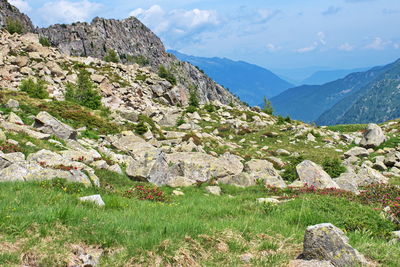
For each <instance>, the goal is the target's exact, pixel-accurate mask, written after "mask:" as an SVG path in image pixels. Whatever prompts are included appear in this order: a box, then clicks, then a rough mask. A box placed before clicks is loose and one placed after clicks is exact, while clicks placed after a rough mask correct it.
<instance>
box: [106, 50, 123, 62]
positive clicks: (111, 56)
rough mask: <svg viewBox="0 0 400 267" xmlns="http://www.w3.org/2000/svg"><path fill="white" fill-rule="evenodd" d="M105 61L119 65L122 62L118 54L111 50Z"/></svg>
mask: <svg viewBox="0 0 400 267" xmlns="http://www.w3.org/2000/svg"><path fill="white" fill-rule="evenodd" d="M104 61H106V62H114V63H118V62H119V61H120V58H119V56H118V54H117V52H115V51H114V50H111V49H110V50H108V51H107V54H106V55H105V56H104Z"/></svg>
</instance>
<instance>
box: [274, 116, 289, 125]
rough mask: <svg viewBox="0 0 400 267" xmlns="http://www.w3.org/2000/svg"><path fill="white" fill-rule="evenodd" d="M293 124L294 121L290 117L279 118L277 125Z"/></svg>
mask: <svg viewBox="0 0 400 267" xmlns="http://www.w3.org/2000/svg"><path fill="white" fill-rule="evenodd" d="M291 122H292V119H291V118H290V117H289V116H287V117H286V118H285V117H282V116H278V117H277V122H276V124H278V125H281V124H285V123H291Z"/></svg>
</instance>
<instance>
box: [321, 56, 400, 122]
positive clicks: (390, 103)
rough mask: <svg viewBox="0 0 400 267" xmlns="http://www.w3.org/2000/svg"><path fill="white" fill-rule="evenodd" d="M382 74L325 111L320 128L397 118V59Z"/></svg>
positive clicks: (399, 65) (399, 112) (399, 82)
mask: <svg viewBox="0 0 400 267" xmlns="http://www.w3.org/2000/svg"><path fill="white" fill-rule="evenodd" d="M382 70H383V72H382V73H381V74H380V75H379V76H377V77H376V78H375V79H373V80H372V81H371V82H370V83H368V84H367V85H365V86H364V87H363V88H361V89H360V90H359V91H358V92H356V93H355V94H353V95H351V96H347V97H346V98H344V99H343V100H341V101H340V102H338V103H337V104H336V105H334V106H333V107H332V108H331V109H329V110H327V111H326V112H324V113H323V114H322V115H321V116H320V117H319V118H318V119H317V120H316V122H317V123H318V124H320V125H333V124H349V123H368V122H375V123H381V122H384V121H387V120H392V119H396V118H398V117H399V116H400V109H399V104H400V102H399V101H400V94H399V89H400V60H397V61H396V62H394V63H392V64H389V65H387V66H386V67H384V68H383V69H382Z"/></svg>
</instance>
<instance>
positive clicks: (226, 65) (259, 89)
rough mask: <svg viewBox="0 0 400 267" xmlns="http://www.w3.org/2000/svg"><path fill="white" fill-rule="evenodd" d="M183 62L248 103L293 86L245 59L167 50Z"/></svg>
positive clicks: (254, 103)
mask: <svg viewBox="0 0 400 267" xmlns="http://www.w3.org/2000/svg"><path fill="white" fill-rule="evenodd" d="M168 52H170V53H172V54H174V55H175V56H176V57H177V58H179V59H180V60H182V61H186V62H189V63H191V64H193V65H195V66H197V67H199V68H200V69H201V70H203V71H204V72H205V73H206V74H207V75H209V76H210V77H211V78H213V79H214V80H215V81H216V82H218V83H219V84H221V85H223V86H224V87H225V88H229V90H230V91H231V92H232V93H234V94H236V95H237V96H238V97H239V98H240V99H241V100H243V101H245V102H247V103H249V104H250V105H259V104H260V103H261V102H262V100H263V97H264V96H266V97H268V98H270V97H273V96H276V95H278V94H280V93H281V92H283V91H285V90H286V89H288V88H290V87H292V86H293V85H292V84H290V83H289V82H287V81H285V80H283V79H281V78H280V77H278V76H277V75H275V74H274V73H272V72H271V71H269V70H267V69H264V68H262V67H259V66H257V65H253V64H249V63H247V62H244V61H233V60H230V59H227V58H217V57H214V58H205V57H195V56H189V55H185V54H182V53H179V52H177V51H173V50H171V51H168Z"/></svg>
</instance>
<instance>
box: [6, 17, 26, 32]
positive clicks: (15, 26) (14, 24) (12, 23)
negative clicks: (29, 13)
mask: <svg viewBox="0 0 400 267" xmlns="http://www.w3.org/2000/svg"><path fill="white" fill-rule="evenodd" d="M6 30H7V31H8V32H9V33H11V34H14V33H18V34H21V33H23V32H24V27H23V26H22V24H21V22H20V21H19V20H15V19H12V18H8V19H7V22H6Z"/></svg>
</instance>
